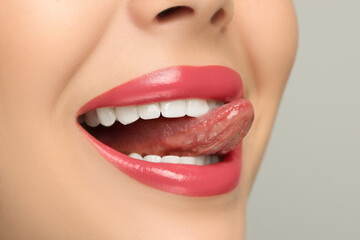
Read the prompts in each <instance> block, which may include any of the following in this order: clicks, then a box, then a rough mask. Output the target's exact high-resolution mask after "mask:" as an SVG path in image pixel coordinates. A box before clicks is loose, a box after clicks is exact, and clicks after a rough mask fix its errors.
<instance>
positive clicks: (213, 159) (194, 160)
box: [129, 153, 220, 166]
mask: <svg viewBox="0 0 360 240" xmlns="http://www.w3.org/2000/svg"><path fill="white" fill-rule="evenodd" d="M129 157H132V158H135V159H139V160H144V161H147V162H154V163H173V164H190V165H199V166H204V165H210V164H215V163H218V162H219V161H220V158H219V156H218V155H206V156H196V157H185V156H184V157H179V156H174V155H167V156H163V157H161V156H158V155H146V156H144V157H142V156H141V155H140V154H138V153H131V154H129Z"/></svg>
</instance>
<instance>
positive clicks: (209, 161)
mask: <svg viewBox="0 0 360 240" xmlns="http://www.w3.org/2000/svg"><path fill="white" fill-rule="evenodd" d="M211 159H212V157H211V156H210V155H207V156H206V157H205V161H204V165H210V164H211Z"/></svg>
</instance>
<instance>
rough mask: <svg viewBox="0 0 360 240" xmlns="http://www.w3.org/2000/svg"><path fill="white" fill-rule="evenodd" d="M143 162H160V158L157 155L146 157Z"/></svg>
mask: <svg viewBox="0 0 360 240" xmlns="http://www.w3.org/2000/svg"><path fill="white" fill-rule="evenodd" d="M144 160H145V161H148V162H157V163H159V162H161V157H160V156H158V155H147V156H145V157H144Z"/></svg>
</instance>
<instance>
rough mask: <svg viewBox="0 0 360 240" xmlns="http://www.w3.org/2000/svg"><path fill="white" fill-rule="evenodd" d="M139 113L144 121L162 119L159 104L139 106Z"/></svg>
mask: <svg viewBox="0 0 360 240" xmlns="http://www.w3.org/2000/svg"><path fill="white" fill-rule="evenodd" d="M138 113H139V116H140V117H141V118H142V119H154V118H158V117H160V106H159V103H151V104H144V105H139V106H138Z"/></svg>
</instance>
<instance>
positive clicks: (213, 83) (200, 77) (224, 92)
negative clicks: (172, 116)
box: [77, 66, 253, 196]
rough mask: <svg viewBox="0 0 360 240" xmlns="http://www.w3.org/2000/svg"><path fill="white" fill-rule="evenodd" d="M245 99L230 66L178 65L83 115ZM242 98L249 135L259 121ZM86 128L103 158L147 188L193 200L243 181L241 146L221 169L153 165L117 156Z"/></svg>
mask: <svg viewBox="0 0 360 240" xmlns="http://www.w3.org/2000/svg"><path fill="white" fill-rule="evenodd" d="M242 97H243V84H242V80H241V77H240V76H239V74H238V73H237V72H235V71H234V70H232V69H230V68H227V67H224V66H201V67H194V66H175V67H168V68H164V69H160V70H157V71H154V72H151V73H148V74H145V75H143V76H141V77H139V78H136V79H134V80H132V81H129V82H127V83H125V84H122V85H120V86H118V87H115V88H113V89H111V90H109V91H107V92H105V93H103V94H101V95H99V96H97V97H95V98H94V99H92V100H90V101H89V102H88V103H87V104H85V105H84V106H83V107H82V108H81V109H80V110H79V111H78V114H77V115H78V116H80V115H81V114H84V113H86V112H88V111H90V110H93V109H97V108H101V107H109V106H127V105H140V104H146V103H150V102H161V101H167V100H174V99H188V98H201V99H214V100H220V101H224V102H232V101H235V100H238V99H241V98H242ZM242 100H243V104H244V105H243V107H242V109H240V110H239V111H237V112H236V114H240V115H242V116H244V119H245V120H244V121H247V124H248V125H247V126H246V127H245V126H244V129H243V131H245V132H246V131H248V127H250V126H251V123H252V120H253V109H252V106H251V104H250V103H249V102H248V101H246V100H244V99H242ZM80 128H81V130H82V132H83V133H84V134H85V135H86V136H87V138H88V139H89V140H90V142H91V143H92V144H93V146H94V147H95V148H96V149H97V150H98V151H99V152H100V153H101V155H102V156H103V157H104V158H106V159H107V160H108V161H110V162H111V163H112V164H114V165H115V166H116V167H117V168H119V169H120V170H121V171H123V172H124V173H125V174H127V175H129V176H131V177H132V178H134V179H136V180H138V181H140V182H142V183H145V184H146V185H149V186H152V187H155V188H158V189H161V190H164V191H168V192H172V193H176V194H181V195H190V196H209V195H218V194H222V193H226V192H229V191H231V190H232V189H234V188H235V187H236V186H237V184H238V182H239V179H240V172H241V158H242V157H241V146H239V147H238V148H237V149H235V150H233V151H232V152H230V153H229V154H228V155H227V157H226V158H225V159H224V160H223V161H222V162H220V163H219V164H215V165H208V166H194V165H183V164H166V163H151V162H146V161H139V160H137V159H133V158H130V157H128V156H127V155H125V154H122V153H120V152H117V151H115V150H114V149H112V148H110V147H108V146H106V145H105V144H103V143H101V142H100V141H98V140H97V139H96V138H94V137H92V136H91V135H90V134H89V133H88V132H87V131H85V130H84V129H83V128H82V127H80ZM245 128H247V129H245Z"/></svg>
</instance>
